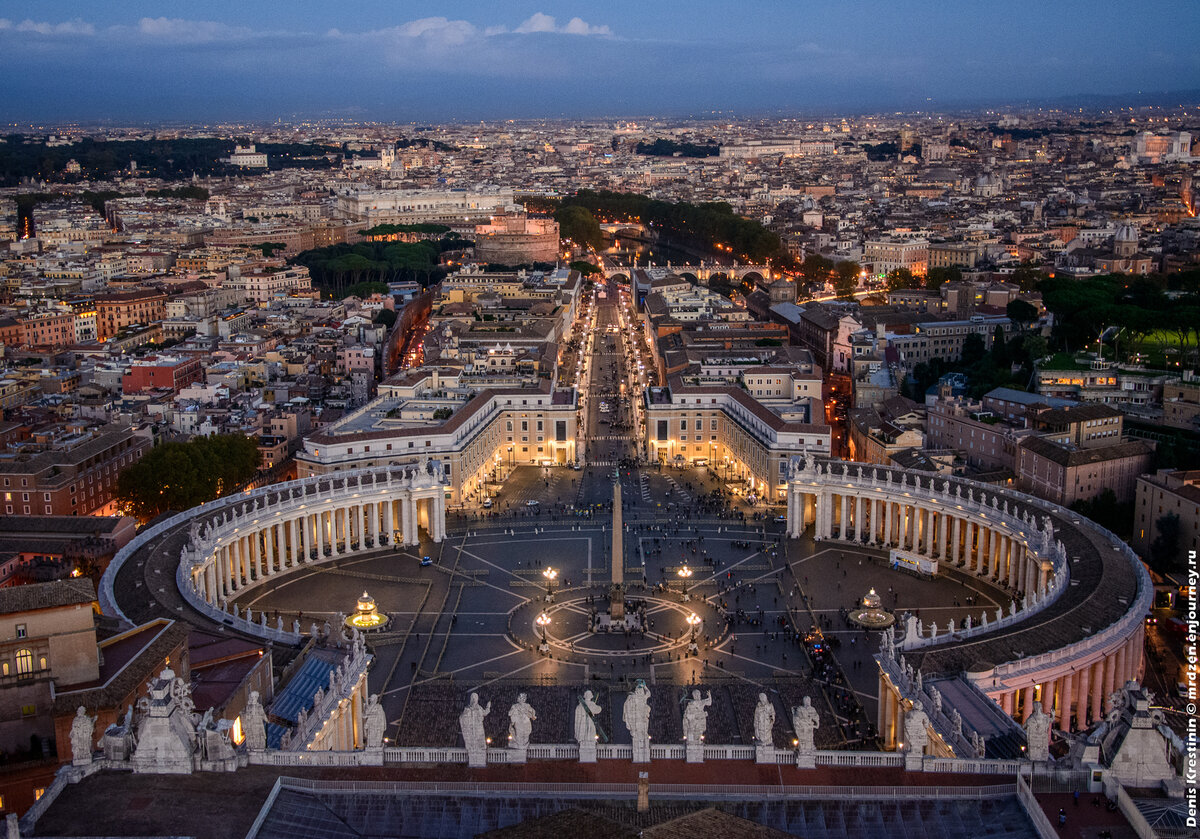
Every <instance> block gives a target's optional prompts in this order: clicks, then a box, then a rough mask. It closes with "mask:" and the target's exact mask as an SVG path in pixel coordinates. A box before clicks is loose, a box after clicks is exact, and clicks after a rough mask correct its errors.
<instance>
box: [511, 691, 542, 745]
mask: <svg viewBox="0 0 1200 839" xmlns="http://www.w3.org/2000/svg"><path fill="white" fill-rule="evenodd" d="M536 719H537V712H536V711H534V710H533V706H532V705H530V704H529V703H528V702H526V701H525V694H523V693H518V694H517V701H516V703H514V704H513V706H512V707H511V708H509V709H508V720H509V726H508V738H509V739H508V746H509V748H511V749H520V750H521V751H524V750H525V749H527V748H529V735H530V733H531V732H532V731H533V721H534V720H536Z"/></svg>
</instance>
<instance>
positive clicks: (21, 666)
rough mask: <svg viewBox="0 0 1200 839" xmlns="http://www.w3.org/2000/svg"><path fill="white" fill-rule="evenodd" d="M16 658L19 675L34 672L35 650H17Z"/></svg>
mask: <svg viewBox="0 0 1200 839" xmlns="http://www.w3.org/2000/svg"><path fill="white" fill-rule="evenodd" d="M14 658H15V659H16V663H17V675H18V676H22V675H24V674H26V673H32V672H33V652H32V651H31V650H17V654H16V656H14Z"/></svg>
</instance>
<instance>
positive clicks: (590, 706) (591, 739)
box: [575, 690, 600, 748]
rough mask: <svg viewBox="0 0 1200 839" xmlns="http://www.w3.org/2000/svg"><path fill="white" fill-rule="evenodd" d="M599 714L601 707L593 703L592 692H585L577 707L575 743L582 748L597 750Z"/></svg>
mask: <svg viewBox="0 0 1200 839" xmlns="http://www.w3.org/2000/svg"><path fill="white" fill-rule="evenodd" d="M599 713H600V706H599V705H597V704H596V703H595V702H594V701H593V694H592V692H591V691H590V690H585V691H584V692H583V696H581V697H579V704H578V705H577V706H575V742H577V743H578V744H579V745H580V747H581V748H582V747H583V746H585V745H590V746H592V747H593V748H595V744H596V736H597V735H596V715H597V714H599Z"/></svg>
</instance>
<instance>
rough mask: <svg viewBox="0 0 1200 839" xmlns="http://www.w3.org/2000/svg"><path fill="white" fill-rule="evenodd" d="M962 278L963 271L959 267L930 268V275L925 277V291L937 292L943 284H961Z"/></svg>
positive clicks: (941, 266)
mask: <svg viewBox="0 0 1200 839" xmlns="http://www.w3.org/2000/svg"><path fill="white" fill-rule="evenodd" d="M962 276H963V275H962V269H961V268H959V267H958V266H957V265H945V266H943V265H939V266H938V267H937V268H930V269H929V273H928V274H926V275H925V289H926V290H927V291H937V290H938V289H939V288H941V287H942V284H943V283H961V282H962Z"/></svg>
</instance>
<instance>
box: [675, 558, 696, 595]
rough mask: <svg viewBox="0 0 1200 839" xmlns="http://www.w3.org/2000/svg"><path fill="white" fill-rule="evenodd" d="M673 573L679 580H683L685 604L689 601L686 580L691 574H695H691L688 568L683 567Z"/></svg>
mask: <svg viewBox="0 0 1200 839" xmlns="http://www.w3.org/2000/svg"><path fill="white" fill-rule="evenodd" d="M675 573H677V574H678V575H679V579H681V580H683V602H684V603H687V602H688V600H690V599H691V596H690V595H689V594H688V580H690V579H691V577H692V574H693V573H695V572H693V571H692V569H691V568H688V567H687V566H686V565H685V566H683V567H682V568H680V569H679V570H678V571H676V572H675Z"/></svg>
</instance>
